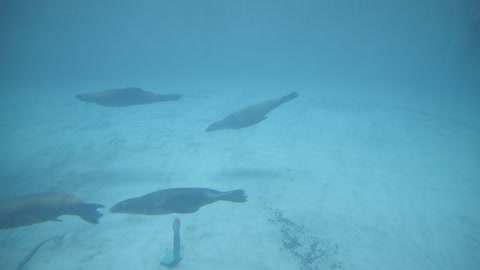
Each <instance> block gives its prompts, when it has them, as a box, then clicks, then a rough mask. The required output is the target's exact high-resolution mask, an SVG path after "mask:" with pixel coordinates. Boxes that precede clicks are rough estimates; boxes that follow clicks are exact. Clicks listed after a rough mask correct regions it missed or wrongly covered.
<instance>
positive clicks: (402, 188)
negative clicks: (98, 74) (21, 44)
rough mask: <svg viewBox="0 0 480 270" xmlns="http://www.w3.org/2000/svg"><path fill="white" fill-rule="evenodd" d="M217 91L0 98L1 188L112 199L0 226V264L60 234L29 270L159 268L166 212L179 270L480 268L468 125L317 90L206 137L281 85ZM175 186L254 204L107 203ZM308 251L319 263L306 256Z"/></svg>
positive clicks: (478, 189)
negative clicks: (185, 209)
mask: <svg viewBox="0 0 480 270" xmlns="http://www.w3.org/2000/svg"><path fill="white" fill-rule="evenodd" d="M154 86H155V85H152V86H151V87H145V89H147V90H156V89H158V88H159V87H154ZM224 87H225V86H217V88H213V89H212V88H207V87H205V88H202V87H199V88H196V89H194V88H191V89H192V90H190V91H191V92H186V91H182V90H178V91H177V90H175V89H173V90H172V91H169V92H182V93H185V97H184V98H183V99H182V100H181V101H179V102H169V103H159V104H152V105H145V106H133V107H126V108H106V107H101V106H97V105H95V104H84V103H82V102H79V101H77V100H75V99H74V98H72V96H73V94H74V93H75V92H72V93H69V92H62V91H59V90H58V92H56V91H57V90H55V89H54V90H50V91H49V90H48V89H46V90H45V91H44V92H43V93H47V94H40V92H39V91H36V92H35V93H31V89H29V91H30V92H29V93H31V94H29V95H27V96H26V95H23V94H21V93H17V94H16V95H13V94H12V93H3V94H2V99H3V100H2V101H1V102H2V105H3V106H2V108H1V115H2V121H1V130H2V135H1V142H2V143H1V145H0V147H1V153H2V156H1V158H2V160H1V170H0V173H1V178H2V183H3V184H2V189H1V191H0V195H1V197H8V196H13V195H17V194H18V195H21V194H28V193H35V192H43V191H62V192H66V193H71V194H75V195H76V196H78V197H80V198H82V199H83V200H84V201H86V202H96V203H102V204H104V205H105V206H106V207H107V208H105V209H103V210H101V211H102V212H103V213H104V215H105V216H104V217H103V218H102V219H101V221H100V224H99V225H91V224H88V223H86V222H84V221H82V220H81V219H79V218H78V217H75V216H63V217H61V219H62V220H63V222H58V223H56V222H45V223H42V224H37V225H32V226H28V227H21V228H15V229H8V230H0V243H1V244H0V269H15V267H16V265H17V263H18V262H19V261H20V260H21V259H22V258H23V257H24V256H25V254H26V253H28V251H29V250H30V249H31V248H33V246H35V245H36V244H37V243H39V242H41V241H43V240H45V239H47V238H49V237H51V236H54V235H57V234H61V233H66V236H65V242H64V245H63V246H62V247H59V248H52V244H51V243H48V244H46V245H45V246H44V247H43V248H42V249H40V250H39V251H38V253H37V254H36V255H35V256H34V257H33V258H32V260H31V261H30V263H29V269H30V270H35V269H115V270H120V269H145V270H148V269H161V268H164V267H163V266H160V259H161V258H162V256H163V255H164V254H166V252H167V250H168V249H171V248H172V238H173V233H172V229H171V223H172V221H173V219H174V217H179V218H180V220H181V222H182V226H181V237H182V250H183V254H184V259H183V260H182V261H181V262H180V264H179V265H178V266H177V269H209V270H216V269H219V270H220V269H222V270H224V269H231V270H236V269H239V270H240V269H272V270H273V269H275V270H277V269H307V270H313V269H432V270H438V269H464V270H468V269H472V270H473V269H478V268H479V267H480V257H479V256H478V254H480V215H479V213H480V211H479V210H480V209H479V208H480V196H479V195H480V182H479V180H478V179H480V177H479V176H480V166H478V165H479V164H480V131H479V129H478V128H476V127H474V126H470V125H468V124H463V123H462V122H460V121H455V120H451V119H449V118H445V117H443V116H438V115H435V114H427V113H423V112H422V111H421V108H418V107H417V108H408V107H404V106H403V105H402V106H391V104H390V105H385V104H383V105H382V104H380V103H378V101H373V99H372V102H369V98H368V95H362V97H361V98H359V96H358V97H356V98H355V97H352V96H341V95H336V94H333V93H334V92H333V91H332V90H331V89H330V92H325V90H324V89H322V91H320V90H318V91H316V89H314V88H312V89H311V90H310V91H308V90H307V91H301V90H299V92H300V94H301V96H300V97H299V98H298V99H296V100H293V101H291V102H289V103H287V104H285V105H283V106H281V107H279V108H278V109H276V110H274V111H273V112H271V113H270V114H269V117H268V118H267V120H265V121H264V122H262V123H260V124H259V125H257V126H254V127H250V128H246V129H242V130H235V131H218V132H213V133H205V132H204V129H205V128H206V127H207V126H208V125H209V124H210V123H211V122H213V121H215V120H218V119H220V118H222V117H224V116H225V115H226V114H228V113H230V112H232V111H235V110H237V109H240V108H242V107H244V106H246V105H250V104H252V103H255V102H258V101H262V100H264V99H268V98H271V97H276V96H280V95H284V94H287V93H288V92H289V91H290V90H289V89H286V88H282V89H281V90H278V91H273V89H272V90H271V91H270V92H255V91H253V90H250V91H249V92H245V91H244V90H242V87H241V86H238V87H237V88H238V89H230V91H229V92H220V91H221V90H222V89H224ZM107 88H108V87H107ZM160 88H161V87H160ZM187 88H188V87H187ZM80 89H86V88H81V87H79V89H78V92H82V91H81V90H80ZM202 89H206V90H202ZM243 89H244V88H243ZM250 89H252V88H250ZM75 91H76V89H75ZM219 93H220V94H219ZM172 187H209V188H213V189H218V190H222V191H224V190H232V189H244V190H245V191H246V192H247V194H248V196H249V201H248V202H247V203H244V204H236V203H229V202H217V203H214V204H211V205H208V206H204V207H202V208H201V209H200V210H199V211H198V212H196V213H193V214H185V215H167V216H141V215H125V214H112V213H110V212H109V211H108V207H110V206H112V205H113V204H115V203H116V202H118V201H120V200H123V199H126V198H130V197H136V196H140V195H143V194H146V193H149V192H153V191H156V190H160V189H164V188H172ZM277 211H279V212H277ZM275 213H281V214H282V216H281V217H283V218H284V219H282V218H281V217H280V216H275ZM282 239H283V240H285V241H287V242H288V241H293V240H297V241H298V244H300V245H302V246H301V247H297V248H294V247H293V246H290V249H289V248H286V247H284V246H283V244H282ZM289 243H290V244H291V242H289ZM315 243H319V244H320V246H319V247H311V246H310V245H312V244H315ZM295 252H296V253H297V254H295ZM309 252H312V253H313V254H311V255H318V256H319V258H317V259H313V260H308V259H307V258H306V257H308V253H309ZM322 252H324V253H322ZM302 258H303V261H302ZM302 262H303V263H304V264H303V265H302ZM164 269H166V268H164Z"/></svg>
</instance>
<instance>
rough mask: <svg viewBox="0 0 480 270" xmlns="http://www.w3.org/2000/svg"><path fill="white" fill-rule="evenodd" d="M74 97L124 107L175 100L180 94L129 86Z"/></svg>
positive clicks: (103, 104) (104, 104)
mask: <svg viewBox="0 0 480 270" xmlns="http://www.w3.org/2000/svg"><path fill="white" fill-rule="evenodd" d="M75 97H76V98H77V99H79V100H81V101H85V102H92V103H96V104H98V105H102V106H106V107H126V106H132V105H139V104H150V103H156V102H162V101H175V100H179V99H180V97H181V96H180V95H176V94H171V95H160V94H156V93H152V92H147V91H144V90H142V89H141V88H136V87H129V88H122V89H109V90H103V91H96V92H89V93H85V94H79V95H76V96H75Z"/></svg>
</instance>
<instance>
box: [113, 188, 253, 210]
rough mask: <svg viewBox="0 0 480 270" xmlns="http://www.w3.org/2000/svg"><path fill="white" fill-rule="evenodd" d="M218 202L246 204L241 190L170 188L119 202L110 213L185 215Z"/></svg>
mask: <svg viewBox="0 0 480 270" xmlns="http://www.w3.org/2000/svg"><path fill="white" fill-rule="evenodd" d="M220 200H221V201H229V202H246V201H247V196H246V195H245V192H244V191H243V190H232V191H227V192H220V191H217V190H213V189H208V188H172V189H164V190H160V191H157V192H152V193H149V194H146V195H144V196H141V197H137V198H131V199H127V200H124V201H121V202H119V203H117V204H116V205H114V206H113V207H112V208H110V211H111V212H112V213H127V214H143V215H166V214H170V213H180V214H187V213H194V212H197V211H198V210H199V209H200V207H202V206H204V205H207V204H211V203H214V202H216V201H220Z"/></svg>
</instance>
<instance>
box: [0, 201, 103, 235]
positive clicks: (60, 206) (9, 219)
mask: <svg viewBox="0 0 480 270" xmlns="http://www.w3.org/2000/svg"><path fill="white" fill-rule="evenodd" d="M102 207H103V205H101V204H95V203H84V202H82V201H81V200H80V199H79V198H77V197H75V196H73V195H70V194H65V193H60V192H47V193H37V194H31V195H26V196H21V197H16V198H10V199H5V200H1V201H0V229H6V228H15V227H20V226H27V225H32V224H35V223H40V222H44V221H49V220H51V221H61V220H59V219H58V217H59V216H61V215H76V216H79V217H81V218H82V219H83V220H85V221H87V222H90V223H94V224H97V223H98V219H99V218H100V217H101V216H102V214H100V213H99V212H97V208H102Z"/></svg>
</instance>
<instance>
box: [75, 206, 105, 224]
mask: <svg viewBox="0 0 480 270" xmlns="http://www.w3.org/2000/svg"><path fill="white" fill-rule="evenodd" d="M103 207H104V206H103V205H101V204H96V203H83V204H81V205H79V207H78V209H77V213H76V214H77V215H79V216H80V217H81V218H82V219H83V220H85V221H87V222H90V223H93V224H98V219H99V218H100V217H101V216H103V215H102V214H100V213H99V212H98V211H97V208H103Z"/></svg>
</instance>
